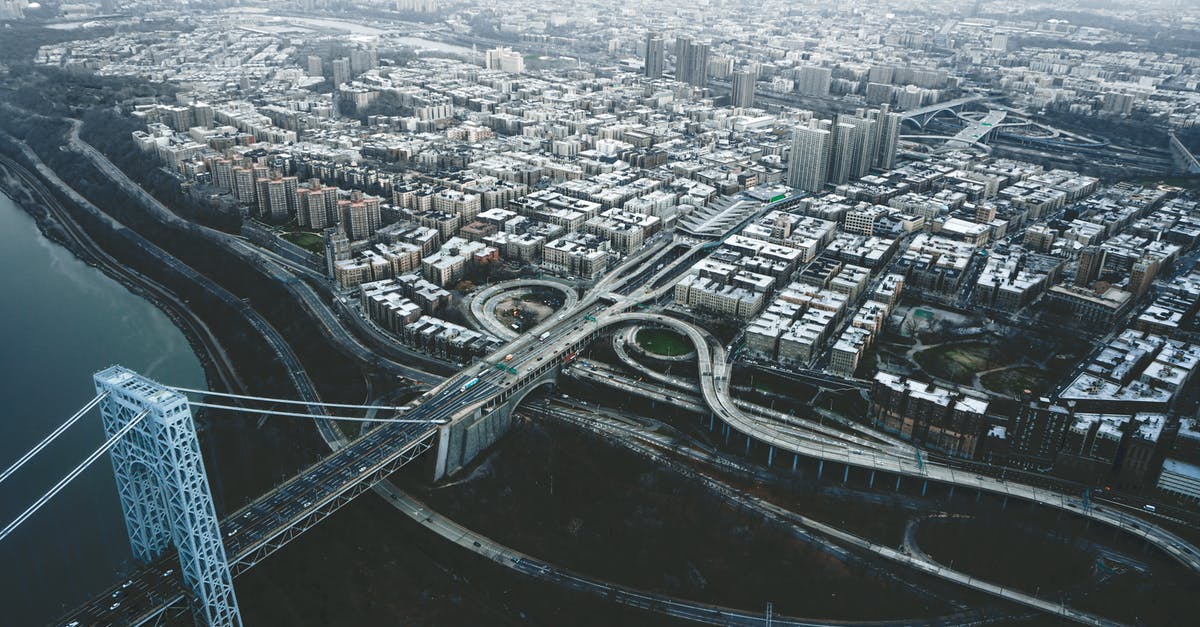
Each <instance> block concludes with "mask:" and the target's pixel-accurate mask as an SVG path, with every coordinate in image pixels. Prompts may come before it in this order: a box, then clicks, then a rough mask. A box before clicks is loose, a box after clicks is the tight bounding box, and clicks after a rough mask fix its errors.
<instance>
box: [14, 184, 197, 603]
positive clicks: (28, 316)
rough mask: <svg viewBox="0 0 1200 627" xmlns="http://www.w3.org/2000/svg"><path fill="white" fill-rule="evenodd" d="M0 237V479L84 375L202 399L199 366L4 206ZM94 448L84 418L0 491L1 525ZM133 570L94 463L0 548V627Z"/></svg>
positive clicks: (102, 474) (83, 387) (105, 280)
mask: <svg viewBox="0 0 1200 627" xmlns="http://www.w3.org/2000/svg"><path fill="white" fill-rule="evenodd" d="M0 233H3V234H4V239H5V241H4V245H3V246H0V269H2V272H0V295H2V296H0V347H2V348H0V374H2V375H3V376H0V407H3V409H2V410H0V467H2V468H7V467H8V466H9V464H11V463H12V462H13V461H14V460H15V459H16V458H18V457H19V456H20V455H22V454H23V453H24V452H25V451H27V450H29V448H31V447H32V446H33V445H34V444H36V443H37V442H38V441H40V440H41V439H42V438H43V437H45V436H46V435H47V434H48V433H49V432H50V431H52V430H53V429H54V428H55V427H56V426H58V425H59V424H61V423H62V422H63V421H64V420H66V419H67V418H68V417H70V416H71V415H72V414H73V413H74V412H75V410H76V409H77V408H79V407H80V406H82V405H84V404H85V403H87V401H88V400H89V399H91V398H92V396H93V395H94V393H95V392H94V390H93V388H92V382H91V375H92V373H93V372H94V371H96V370H99V369H101V368H104V367H105V366H108V365H110V364H114V363H119V364H121V365H124V366H128V367H130V368H133V369H134V370H137V371H139V372H141V373H143V374H146V375H147V376H150V377H151V378H154V379H157V380H160V381H162V382H164V383H170V384H173V385H180V386H187V387H193V388H200V387H204V372H203V369H202V368H201V365H200V362H199V360H198V359H197V358H196V355H195V354H194V353H193V352H192V349H191V347H190V346H189V345H188V343H187V340H186V338H185V337H184V335H183V333H182V332H181V331H180V330H179V329H178V328H176V327H175V325H174V324H173V323H172V322H171V320H170V319H169V318H167V316H166V315H165V314H163V312H161V311H159V310H158V309H157V308H156V307H155V306H154V305H153V304H151V303H149V302H148V301H146V300H144V299H142V298H141V297H140V296H138V295H136V294H133V293H132V292H130V291H129V290H127V289H126V288H125V287H124V286H122V285H121V284H120V283H117V282H116V281H114V280H112V279H111V278H109V277H108V276H106V275H104V274H103V273H102V272H100V271H99V270H97V269H95V268H92V267H91V266H88V265H87V264H85V263H83V262H82V261H80V260H79V259H77V258H75V256H74V255H72V254H71V252H70V251H68V250H66V249H64V248H63V247H61V246H59V245H58V244H55V243H54V242H51V241H50V240H48V239H46V238H45V237H43V236H42V234H41V232H39V231H38V228H37V225H36V224H35V223H34V221H33V219H32V218H31V217H30V216H29V215H28V214H26V213H25V212H24V211H22V210H21V209H20V208H19V207H17V206H16V204H15V203H14V202H13V201H12V200H11V199H9V198H8V197H7V196H4V195H3V194H0ZM102 441H103V436H102V431H101V427H100V419H99V414H98V411H96V410H93V412H92V413H91V414H89V415H88V417H86V418H85V419H83V420H81V421H80V422H79V423H77V424H76V425H75V426H74V427H72V428H71V430H70V431H68V432H67V433H66V434H64V435H63V436H62V437H60V438H59V439H58V441H56V442H55V443H54V444H53V445H51V446H50V447H49V448H47V449H46V450H45V451H43V452H42V454H41V455H39V456H38V457H37V458H36V459H35V460H34V461H32V462H30V463H29V464H28V465H26V466H25V467H24V468H23V469H21V471H20V472H18V473H17V474H15V475H13V476H12V477H10V478H9V479H8V480H6V481H5V482H4V483H3V484H0V519H2V522H0V525H7V524H8V522H9V521H11V520H12V519H13V518H15V517H16V515H17V514H19V513H20V512H21V511H23V510H24V509H25V508H26V507H28V506H29V505H30V504H31V503H32V502H33V501H34V500H35V499H36V498H37V497H38V496H39V495H40V494H42V493H43V492H45V491H46V490H47V489H49V488H50V487H51V486H52V485H54V483H55V482H57V481H58V480H59V479H60V478H61V477H62V476H63V475H65V474H66V473H67V472H68V471H69V470H70V469H71V468H73V467H74V466H75V464H77V463H79V462H80V461H82V459H83V458H84V457H85V456H86V455H87V454H88V453H90V452H91V451H93V450H95V448H96V447H97V446H99V444H100V443H101V442H102ZM131 561H132V557H131V556H130V552H129V544H128V541H127V540H126V537H125V530H124V523H123V522H122V518H121V509H120V504H119V503H118V501H117V494H116V487H115V485H114V483H113V478H112V466H111V465H110V464H109V462H108V459H107V458H106V457H105V458H101V459H99V460H98V461H97V462H96V463H95V464H94V465H93V466H92V467H91V468H90V469H89V470H88V471H87V472H86V473H84V474H83V475H82V476H80V477H79V478H78V479H76V480H75V481H74V482H73V483H72V484H71V485H70V486H69V487H67V488H66V489H65V490H64V491H63V492H62V493H60V494H59V495H58V497H57V498H55V499H54V500H53V501H51V502H50V503H49V504H47V505H46V506H45V507H44V508H42V509H41V511H39V512H38V513H37V514H35V515H34V516H33V518H31V519H29V520H28V521H27V522H26V523H25V524H24V525H22V526H21V527H20V528H19V529H17V530H16V531H15V532H14V533H13V534H12V535H11V536H9V537H8V538H6V539H5V540H4V541H3V542H0V616H3V617H4V618H3V620H2V621H0V622H3V623H4V624H7V625H32V624H45V623H46V622H47V621H49V620H52V619H53V618H55V617H57V616H58V615H59V614H60V612H61V611H62V610H63V609H65V608H66V607H67V606H71V605H74V604H76V603H78V602H79V601H82V600H84V599H86V598H88V597H89V596H90V594H92V593H95V592H98V591H100V590H102V589H104V588H106V587H107V586H110V585H112V584H113V583H115V582H116V579H117V577H119V576H120V575H119V573H120V572H121V571H122V570H123V569H124V568H125V567H126V566H128V565H129V564H130V563H131Z"/></svg>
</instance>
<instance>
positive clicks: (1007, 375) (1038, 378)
mask: <svg viewBox="0 0 1200 627" xmlns="http://www.w3.org/2000/svg"><path fill="white" fill-rule="evenodd" d="M1049 374H1050V373H1048V372H1046V371H1045V370H1042V369H1041V368H1031V367H1027V366H1018V367H1016V368H1009V369H1008V370H998V371H996V372H989V373H987V374H985V375H983V376H982V377H980V378H979V381H980V383H982V384H983V387H985V388H987V389H989V390H991V391H993V392H996V393H998V394H1007V395H1008V396H1019V395H1020V394H1021V391H1022V390H1030V391H1031V392H1033V393H1034V394H1041V393H1043V392H1045V391H1046V390H1047V389H1049V387H1050V377H1049Z"/></svg>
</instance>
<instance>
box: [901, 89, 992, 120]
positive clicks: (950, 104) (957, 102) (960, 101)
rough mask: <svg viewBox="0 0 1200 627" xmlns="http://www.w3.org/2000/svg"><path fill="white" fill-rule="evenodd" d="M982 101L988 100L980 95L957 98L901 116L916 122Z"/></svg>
mask: <svg viewBox="0 0 1200 627" xmlns="http://www.w3.org/2000/svg"><path fill="white" fill-rule="evenodd" d="M980 100H986V98H985V97H984V96H980V95H978V94H975V95H972V96H963V97H962V98H955V99H954V100H947V101H946V102H939V103H936V104H931V105H927V106H924V107H921V108H919V109H910V110H908V111H904V112H902V113H901V114H900V115H901V116H903V118H904V119H905V120H913V121H914V122H915V121H916V119H917V118H920V117H922V116H926V115H929V114H933V113H937V112H939V111H949V110H951V109H953V108H955V107H961V106H963V105H965V104H971V103H972V102H979V101H980ZM918 126H921V127H924V126H925V125H924V124H918Z"/></svg>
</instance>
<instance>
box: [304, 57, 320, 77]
mask: <svg viewBox="0 0 1200 627" xmlns="http://www.w3.org/2000/svg"><path fill="white" fill-rule="evenodd" d="M306 64H307V65H306V67H305V69H306V72H307V73H308V75H309V76H324V75H325V71H324V69H322V61H321V57H319V56H317V55H315V54H310V55H308V59H307V60H306Z"/></svg>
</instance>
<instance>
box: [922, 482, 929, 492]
mask: <svg viewBox="0 0 1200 627" xmlns="http://www.w3.org/2000/svg"><path fill="white" fill-rule="evenodd" d="M928 489H929V480H928V479H922V480H921V496H925V491H926V490H928Z"/></svg>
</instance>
